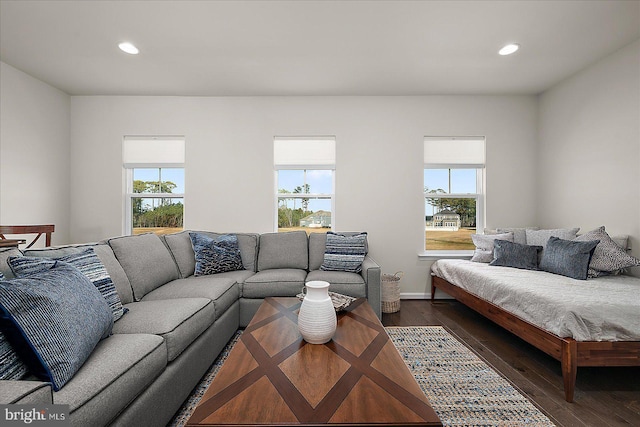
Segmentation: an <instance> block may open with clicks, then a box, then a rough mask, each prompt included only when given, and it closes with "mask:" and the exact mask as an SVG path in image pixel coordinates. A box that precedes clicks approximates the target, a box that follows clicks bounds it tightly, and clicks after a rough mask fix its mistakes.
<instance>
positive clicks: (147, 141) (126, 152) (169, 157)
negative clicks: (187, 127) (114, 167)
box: [122, 137, 185, 168]
mask: <svg viewBox="0 0 640 427" xmlns="http://www.w3.org/2000/svg"><path fill="white" fill-rule="evenodd" d="M184 142H185V141H184V138H182V137H125V138H124V141H123V147H122V157H123V160H124V162H123V163H124V166H125V167H126V168H143V167H183V166H184V159H185V143H184Z"/></svg>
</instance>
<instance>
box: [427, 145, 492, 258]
mask: <svg viewBox="0 0 640 427" xmlns="http://www.w3.org/2000/svg"><path fill="white" fill-rule="evenodd" d="M484 163H485V139H484V138H480V137H460V138H458V137H455V138H454V137H448V138H440V137H438V138H436V137H426V138H425V139H424V208H425V245H424V248H425V250H426V251H450V250H463V251H464V250H473V249H474V245H473V241H472V240H471V235H472V234H474V233H475V232H476V229H477V228H479V229H480V230H482V229H484V215H483V212H484V190H483V187H484V185H483V183H484Z"/></svg>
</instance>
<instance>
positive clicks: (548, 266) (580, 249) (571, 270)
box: [540, 237, 600, 280]
mask: <svg viewBox="0 0 640 427" xmlns="http://www.w3.org/2000/svg"><path fill="white" fill-rule="evenodd" d="M598 243H600V241H599V240H592V241H588V242H576V241H572V240H563V239H559V238H557V237H550V238H549V240H548V241H547V245H546V246H545V248H544V252H543V253H542V260H541V261H540V269H541V270H544V271H548V272H549V273H554V274H560V275H562V276H567V277H571V278H573V279H579V280H586V279H587V273H588V271H589V262H590V261H591V257H592V256H593V251H594V250H595V249H596V246H597V245H598Z"/></svg>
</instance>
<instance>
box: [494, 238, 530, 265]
mask: <svg viewBox="0 0 640 427" xmlns="http://www.w3.org/2000/svg"><path fill="white" fill-rule="evenodd" d="M541 250H542V246H529V245H522V244H520V243H514V242H509V241H506V240H495V241H494V242H493V261H491V262H490V263H489V265H497V266H502V267H514V268H521V269H524V270H537V269H538V252H540V251H541Z"/></svg>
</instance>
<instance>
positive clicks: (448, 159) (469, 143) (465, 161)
mask: <svg viewBox="0 0 640 427" xmlns="http://www.w3.org/2000/svg"><path fill="white" fill-rule="evenodd" d="M484 163H485V140H484V138H483V137H460V138H439V137H427V138H425V139H424V165H425V167H426V168H443V169H444V168H480V167H483V166H484Z"/></svg>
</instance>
